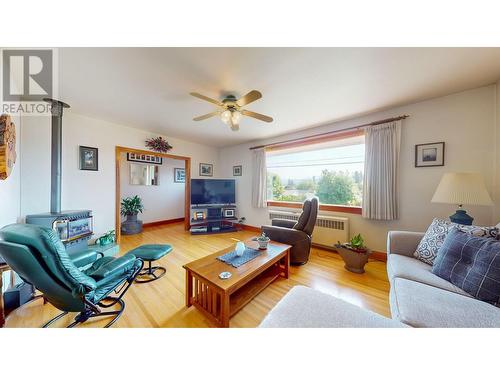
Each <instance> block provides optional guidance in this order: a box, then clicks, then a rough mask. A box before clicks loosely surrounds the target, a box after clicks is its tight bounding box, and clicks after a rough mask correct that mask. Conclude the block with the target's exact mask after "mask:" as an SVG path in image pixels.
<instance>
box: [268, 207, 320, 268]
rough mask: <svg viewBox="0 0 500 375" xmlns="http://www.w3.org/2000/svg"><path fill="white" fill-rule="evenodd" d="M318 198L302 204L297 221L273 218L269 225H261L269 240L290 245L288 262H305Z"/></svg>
mask: <svg viewBox="0 0 500 375" xmlns="http://www.w3.org/2000/svg"><path fill="white" fill-rule="evenodd" d="M318 208H319V202H318V198H312V199H308V200H306V201H305V202H304V205H303V206H302V214H301V215H300V217H299V219H298V220H297V221H295V220H288V219H273V220H272V224H271V225H263V226H262V227H261V229H262V231H263V232H265V233H266V234H267V235H268V237H269V238H270V239H271V240H274V241H278V242H282V243H286V244H288V245H292V248H291V249H290V263H292V264H305V263H307V261H308V260H309V253H310V252H311V242H312V240H311V235H312V232H313V229H314V225H315V224H316V218H317V216H318Z"/></svg>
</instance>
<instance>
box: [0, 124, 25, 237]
mask: <svg viewBox="0 0 500 375" xmlns="http://www.w3.org/2000/svg"><path fill="white" fill-rule="evenodd" d="M11 119H12V122H13V123H14V124H15V126H16V151H17V159H16V163H15V164H14V169H13V170H12V172H11V174H10V176H9V177H8V178H7V179H6V180H0V228H2V227H3V226H5V225H7V224H12V223H16V222H18V221H19V219H20V216H21V124H22V120H23V118H21V116H20V115H11Z"/></svg>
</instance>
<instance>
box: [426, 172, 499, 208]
mask: <svg viewBox="0 0 500 375" xmlns="http://www.w3.org/2000/svg"><path fill="white" fill-rule="evenodd" d="M432 202H437V203H449V204H459V205H462V204H467V205H473V206H492V205H493V201H492V200H491V197H490V195H489V194H488V191H487V190H486V185H485V184H484V179H483V176H481V174H479V173H455V172H453V173H445V174H444V175H443V177H442V178H441V181H440V182H439V185H438V187H437V189H436V192H435V193H434V196H433V197H432Z"/></svg>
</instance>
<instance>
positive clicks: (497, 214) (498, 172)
mask: <svg viewBox="0 0 500 375" xmlns="http://www.w3.org/2000/svg"><path fill="white" fill-rule="evenodd" d="M495 101H496V111H495V121H496V128H495V141H496V145H495V152H496V158H495V166H494V171H495V192H494V195H493V196H492V198H493V201H494V202H495V211H494V219H495V218H500V80H499V81H498V82H497V84H496V92H495Z"/></svg>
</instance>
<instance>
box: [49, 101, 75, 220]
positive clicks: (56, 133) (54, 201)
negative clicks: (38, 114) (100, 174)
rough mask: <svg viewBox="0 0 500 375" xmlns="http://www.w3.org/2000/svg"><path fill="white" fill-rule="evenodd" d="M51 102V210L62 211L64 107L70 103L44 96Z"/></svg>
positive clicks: (53, 211) (55, 212)
mask: <svg viewBox="0 0 500 375" xmlns="http://www.w3.org/2000/svg"><path fill="white" fill-rule="evenodd" d="M43 100H44V101H46V102H48V103H50V104H51V107H50V112H51V113H52V145H51V169H50V212H51V213H54V214H57V213H60V212H61V185H62V183H61V176H62V116H63V108H69V105H68V104H66V103H64V102H61V101H59V100H55V99H51V98H44V99H43Z"/></svg>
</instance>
